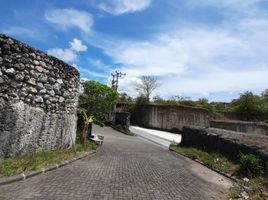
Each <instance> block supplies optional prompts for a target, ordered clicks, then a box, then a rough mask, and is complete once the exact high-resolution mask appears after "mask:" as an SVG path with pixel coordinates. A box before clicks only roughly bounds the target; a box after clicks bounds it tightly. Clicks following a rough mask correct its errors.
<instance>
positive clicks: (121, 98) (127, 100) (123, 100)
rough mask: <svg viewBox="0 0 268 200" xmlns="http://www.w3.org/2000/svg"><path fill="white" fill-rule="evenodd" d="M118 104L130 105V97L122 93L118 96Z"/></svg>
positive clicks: (131, 100)
mask: <svg viewBox="0 0 268 200" xmlns="http://www.w3.org/2000/svg"><path fill="white" fill-rule="evenodd" d="M118 102H119V103H132V102H133V99H132V97H131V96H128V94H127V93H125V92H123V93H121V94H119V99H118Z"/></svg>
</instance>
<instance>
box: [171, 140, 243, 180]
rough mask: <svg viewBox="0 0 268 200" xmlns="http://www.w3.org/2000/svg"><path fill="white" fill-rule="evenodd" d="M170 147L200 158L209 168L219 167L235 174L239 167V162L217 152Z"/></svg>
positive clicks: (218, 168) (192, 157)
mask: <svg viewBox="0 0 268 200" xmlns="http://www.w3.org/2000/svg"><path fill="white" fill-rule="evenodd" d="M170 149H171V150H173V151H175V152H177V153H179V154H182V155H184V156H187V157H189V158H191V159H193V160H199V161H201V162H202V163H204V165H206V166H208V167H209V168H212V169H217V170H219V171H221V172H224V173H227V174H230V175H233V174H234V173H236V172H237V170H238V169H239V166H238V165H237V164H235V163H233V162H231V161H230V160H228V159H227V158H226V157H224V156H222V155H220V154H217V153H208V152H206V151H202V150H199V149H196V148H192V147H179V146H175V145H171V146H170Z"/></svg>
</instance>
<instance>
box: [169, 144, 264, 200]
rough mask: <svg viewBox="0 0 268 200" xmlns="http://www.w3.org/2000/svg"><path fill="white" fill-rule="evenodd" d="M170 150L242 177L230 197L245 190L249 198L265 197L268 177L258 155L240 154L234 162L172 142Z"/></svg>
mask: <svg viewBox="0 0 268 200" xmlns="http://www.w3.org/2000/svg"><path fill="white" fill-rule="evenodd" d="M170 150H172V151H175V152H177V153H179V154H182V155H184V156H186V157H189V158H191V159H193V160H198V161H200V162H202V163H203V164H204V165H206V166H207V167H209V168H211V169H216V170H219V171H221V172H224V173H226V174H229V175H236V176H237V177H240V178H241V181H239V183H238V185H237V186H236V187H232V188H230V190H229V194H228V199H237V198H238V197H239V195H241V193H242V192H243V191H245V190H246V194H247V195H248V196H249V199H252V200H264V199H265V197H263V194H262V193H263V192H264V191H266V192H267V190H268V177H267V174H265V173H264V171H263V167H262V165H261V160H260V159H259V158H258V157H257V156H255V155H252V154H240V157H239V160H238V163H234V162H232V161H230V160H228V159H227V158H226V157H224V156H222V155H220V154H217V153H209V152H206V151H203V150H200V149H196V148H192V147H180V146H177V145H174V144H172V145H170ZM244 177H248V178H250V179H249V181H248V182H246V181H244V180H242V179H243V178H244ZM245 188H246V189H245Z"/></svg>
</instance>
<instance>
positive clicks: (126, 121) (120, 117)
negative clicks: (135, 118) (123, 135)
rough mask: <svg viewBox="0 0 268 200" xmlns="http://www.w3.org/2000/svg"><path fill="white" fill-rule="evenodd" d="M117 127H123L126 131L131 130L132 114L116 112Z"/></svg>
mask: <svg viewBox="0 0 268 200" xmlns="http://www.w3.org/2000/svg"><path fill="white" fill-rule="evenodd" d="M115 125H121V126H122V127H123V128H124V129H125V130H129V126H130V113H129V112H115Z"/></svg>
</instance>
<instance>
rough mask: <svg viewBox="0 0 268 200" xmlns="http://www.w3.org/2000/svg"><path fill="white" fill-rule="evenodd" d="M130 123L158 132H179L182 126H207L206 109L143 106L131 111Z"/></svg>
mask: <svg viewBox="0 0 268 200" xmlns="http://www.w3.org/2000/svg"><path fill="white" fill-rule="evenodd" d="M131 123H132V124H135V125H138V126H142V127H147V128H154V129H159V130H166V131H171V132H181V131H182V128H183V126H202V127H208V126H209V113H208V111H207V110H206V109H202V108H193V107H188V106H175V105H144V106H139V107H136V108H134V109H132V111H131Z"/></svg>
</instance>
